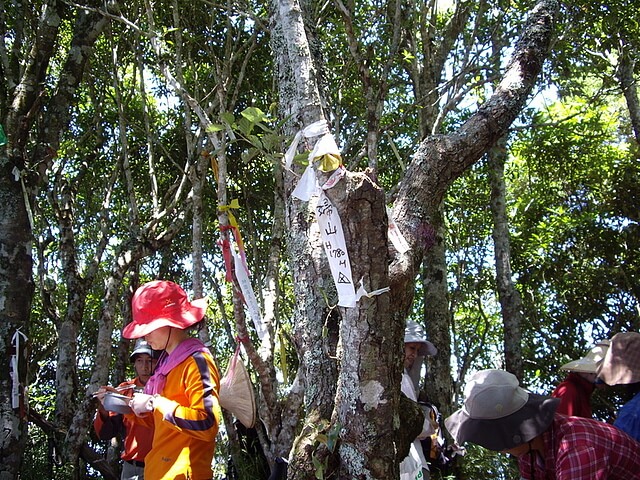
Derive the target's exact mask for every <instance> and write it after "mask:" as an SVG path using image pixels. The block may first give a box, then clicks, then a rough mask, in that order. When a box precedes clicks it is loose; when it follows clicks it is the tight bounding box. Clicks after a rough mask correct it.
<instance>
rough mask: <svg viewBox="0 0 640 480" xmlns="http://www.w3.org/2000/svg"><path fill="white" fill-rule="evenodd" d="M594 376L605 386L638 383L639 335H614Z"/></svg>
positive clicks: (628, 333)
mask: <svg viewBox="0 0 640 480" xmlns="http://www.w3.org/2000/svg"><path fill="white" fill-rule="evenodd" d="M596 374H597V375H598V379H600V380H602V381H603V382H604V383H606V384H607V385H628V384H631V383H638V382H640V333H637V332H623V333H616V334H615V335H614V336H613V337H612V338H611V344H610V345H609V349H608V350H607V353H606V355H605V356H604V359H603V360H602V363H601V364H600V366H599V367H598V370H597V371H596Z"/></svg>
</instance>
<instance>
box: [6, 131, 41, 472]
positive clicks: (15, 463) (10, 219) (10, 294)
mask: <svg viewBox="0 0 640 480" xmlns="http://www.w3.org/2000/svg"><path fill="white" fill-rule="evenodd" d="M8 133H9V132H8ZM21 164H22V159H21V158H19V157H11V158H10V157H8V156H7V155H6V152H5V151H4V149H2V150H1V151H0V245H2V248H0V299H1V300H0V338H2V340H1V341H0V392H2V393H1V394H0V419H1V420H0V427H1V428H2V432H3V435H2V439H1V440H0V458H2V461H1V462H0V479H2V480H11V479H16V478H18V473H19V471H20V464H21V459H22V452H23V451H24V445H25V443H26V440H27V423H26V405H25V398H24V387H25V386H26V378H27V369H26V366H27V358H28V356H27V353H26V352H27V348H26V347H27V343H26V342H25V340H24V338H23V337H22V336H21V335H20V333H19V332H22V333H23V334H24V335H25V336H27V337H28V336H29V312H30V310H31V300H32V297H33V290H34V285H33V279H32V278H31V269H32V265H33V259H32V257H31V242H32V238H31V225H30V223H29V216H28V213H27V207H26V205H25V198H26V192H24V190H23V188H22V184H21V181H22V179H21V178H20V176H19V175H16V169H17V170H22V167H21ZM14 338H15V340H14ZM17 345H19V348H18V350H17V351H16V349H15V346H17ZM12 356H15V358H16V360H17V362H18V368H17V371H14V367H15V363H14V365H13V366H12V362H11V359H12ZM11 375H15V376H16V377H14V378H12V376H11ZM13 394H17V395H18V396H17V397H16V399H17V400H18V402H19V403H18V405H17V406H15V408H14V405H13V404H12V398H13Z"/></svg>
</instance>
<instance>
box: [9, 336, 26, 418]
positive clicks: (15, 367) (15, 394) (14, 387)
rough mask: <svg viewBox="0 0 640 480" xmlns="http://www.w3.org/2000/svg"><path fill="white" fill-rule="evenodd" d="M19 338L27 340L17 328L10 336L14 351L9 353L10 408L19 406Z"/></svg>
mask: <svg viewBox="0 0 640 480" xmlns="http://www.w3.org/2000/svg"><path fill="white" fill-rule="evenodd" d="M20 338H22V340H23V341H25V342H26V341H27V336H26V335H25V334H24V333H22V332H21V331H20V329H19V328H18V329H17V330H16V332H15V333H14V334H13V337H11V344H12V345H13V348H14V349H15V353H14V354H13V355H11V408H20V375H19V371H20V370H19V366H20V365H19V363H20V360H19V359H20Z"/></svg>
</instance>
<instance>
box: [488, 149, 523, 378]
mask: <svg viewBox="0 0 640 480" xmlns="http://www.w3.org/2000/svg"><path fill="white" fill-rule="evenodd" d="M505 143H506V139H505V138H502V139H500V141H499V142H498V144H497V145H496V146H495V147H494V148H492V149H491V150H489V154H488V157H489V181H490V183H491V215H492V217H493V233H492V236H493V245H494V257H495V262H496V284H497V290H498V298H499V299H500V306H501V308H502V321H503V324H504V333H503V334H504V358H505V369H506V370H507V371H508V372H511V373H513V374H514V375H515V376H516V377H518V378H519V379H522V378H523V373H524V371H523V366H522V328H521V327H522V321H523V319H524V315H523V313H522V312H523V310H522V298H520V292H519V291H518V289H517V288H516V286H515V285H514V282H513V278H512V277H513V275H512V271H511V243H510V240H509V222H508V220H507V207H506V185H505V182H504V164H505V161H506V156H507V151H506V146H505Z"/></svg>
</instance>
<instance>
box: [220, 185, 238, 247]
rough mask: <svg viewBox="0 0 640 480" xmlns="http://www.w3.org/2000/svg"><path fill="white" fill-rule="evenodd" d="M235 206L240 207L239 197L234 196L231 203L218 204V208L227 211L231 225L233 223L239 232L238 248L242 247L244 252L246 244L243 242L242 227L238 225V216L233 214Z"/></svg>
mask: <svg viewBox="0 0 640 480" xmlns="http://www.w3.org/2000/svg"><path fill="white" fill-rule="evenodd" d="M233 208H238V209H239V208H240V202H239V201H238V199H237V198H234V199H233V200H231V204H230V205H220V206H218V210H220V211H221V212H223V213H226V214H227V216H228V217H229V225H231V226H232V227H233V228H234V229H235V231H236V232H237V236H238V238H236V242H237V243H238V248H239V249H240V251H241V252H244V244H243V243H242V235H240V227H239V225H238V221H237V220H236V217H235V216H234V215H233V212H232V211H231V210H232V209H233Z"/></svg>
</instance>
